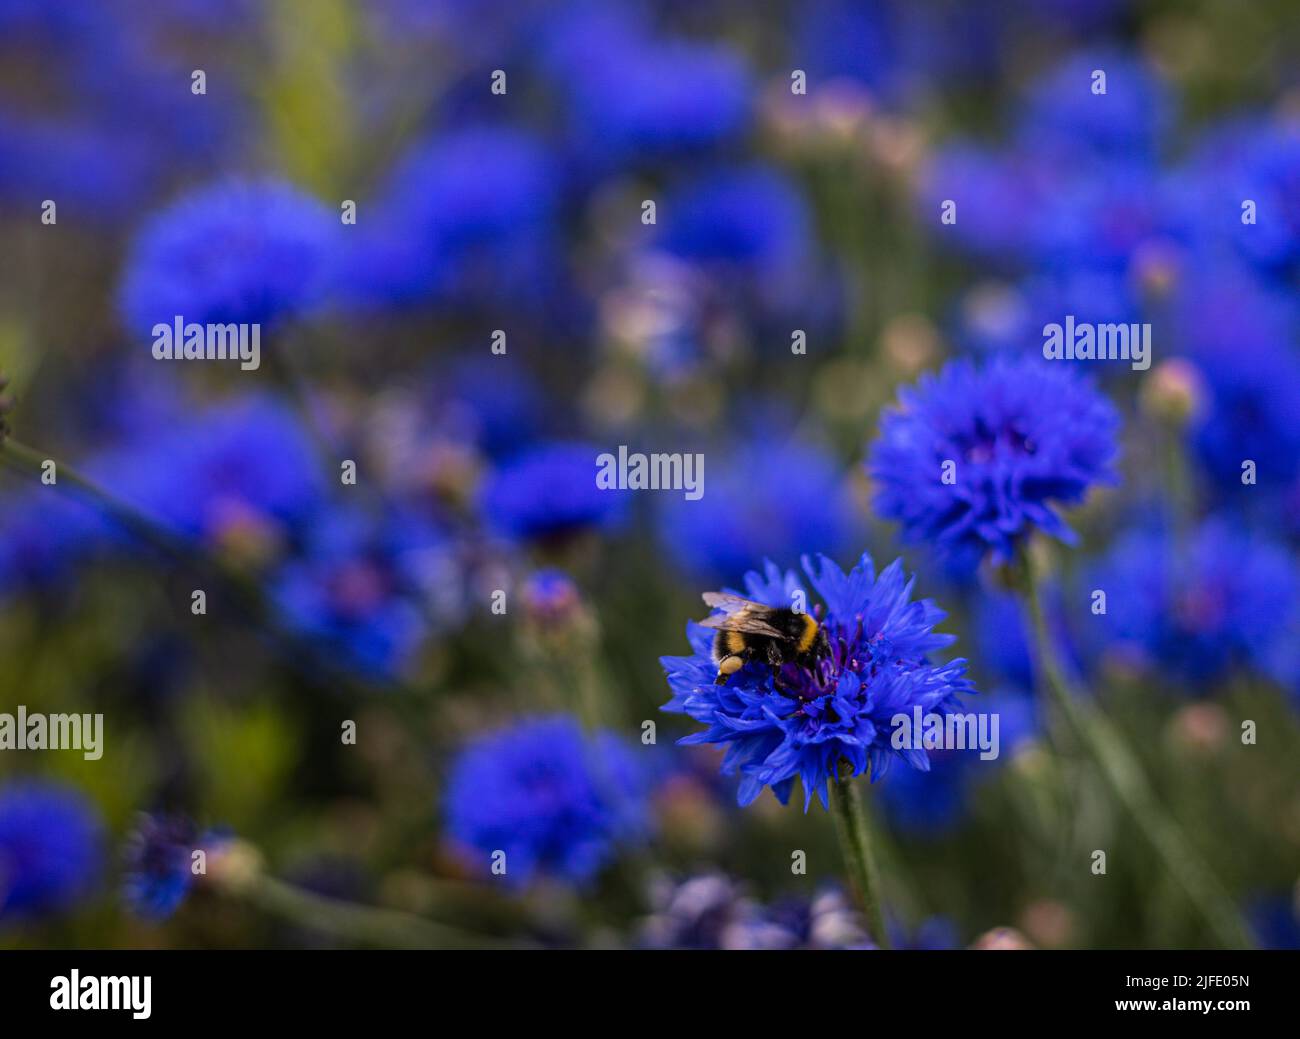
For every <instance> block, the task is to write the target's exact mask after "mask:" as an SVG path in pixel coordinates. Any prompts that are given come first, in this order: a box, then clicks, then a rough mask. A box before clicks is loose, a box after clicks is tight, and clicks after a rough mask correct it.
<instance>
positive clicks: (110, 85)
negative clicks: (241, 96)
mask: <svg viewBox="0 0 1300 1039" xmlns="http://www.w3.org/2000/svg"><path fill="white" fill-rule="evenodd" d="M141 6H142V8H143V7H148V8H150V9H152V8H158V7H162V6H164V5H141ZM151 13H152V11H151V10H149V11H146V10H143V9H142V10H140V11H134V12H132V13H131V16H130V17H127V16H123V14H122V13H121V12H110V11H109V10H108V9H107V8H106V7H104V6H103V5H94V4H85V3H79V2H77V0H36V2H16V0H5V2H4V3H2V4H0V65H4V66H5V67H6V68H7V67H9V66H10V64H11V63H12V62H13V61H15V60H17V61H18V62H19V64H18V65H17V66H15V67H21V68H22V69H23V74H22V75H21V76H15V77H11V78H10V80H9V81H8V82H7V83H6V84H4V85H0V204H5V203H10V202H12V203H13V204H14V206H15V207H16V208H18V209H19V210H20V211H21V212H28V211H30V209H31V207H32V206H35V205H39V204H40V202H41V200H43V199H47V198H49V199H54V200H56V201H57V203H58V206H59V216H60V219H61V220H62V219H65V218H66V217H71V218H72V219H74V220H75V221H76V223H77V225H78V226H83V225H91V226H94V225H100V226H101V227H102V226H104V225H113V224H115V223H117V222H118V221H120V220H122V219H123V218H125V217H128V216H131V215H133V214H134V213H135V211H136V210H137V209H138V208H139V207H140V206H142V205H144V204H146V203H147V201H148V200H149V199H150V198H152V197H153V196H154V195H155V194H156V192H157V191H158V190H159V189H160V188H161V187H162V186H164V185H165V184H166V183H168V182H170V181H172V180H173V179H175V178H176V177H177V176H178V174H179V175H181V176H184V175H186V174H190V173H197V172H198V171H201V170H202V169H204V168H205V166H210V164H211V162H212V161H213V159H214V157H215V156H217V155H223V156H224V155H228V154H229V153H230V151H231V150H232V147H235V146H237V140H236V136H237V133H238V129H239V122H240V121H239V118H238V116H239V112H238V107H237V101H236V99H234V98H232V97H231V96H230V92H229V91H225V90H213V92H212V93H211V94H210V95H208V96H206V97H203V98H195V97H194V96H193V95H191V94H190V93H189V91H188V90H184V89H181V90H178V89H177V84H178V83H179V82H183V81H185V80H188V77H189V69H190V67H191V66H190V65H182V64H181V62H180V60H179V59H177V58H176V56H175V55H173V54H169V53H167V50H168V48H167V46H166V44H169V43H172V42H174V41H172V40H167V41H163V40H161V39H152V38H151V39H146V37H149V36H151V25H150V24H148V23H151V22H152V21H153V19H152V18H151V17H149V15H150V14H151ZM142 16H143V17H142ZM32 55H39V58H40V60H39V61H32V60H26V59H28V58H29V57H30V56H32ZM208 68H209V69H210V70H211V68H212V66H211V65H208ZM11 88H15V89H11ZM34 102H35V103H34Z"/></svg>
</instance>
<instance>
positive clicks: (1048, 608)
mask: <svg viewBox="0 0 1300 1039" xmlns="http://www.w3.org/2000/svg"><path fill="white" fill-rule="evenodd" d="M1042 595H1043V609H1044V611H1045V612H1046V614H1047V623H1048V626H1049V627H1050V629H1051V635H1052V640H1053V645H1054V646H1055V647H1056V651H1057V653H1058V655H1059V660H1058V663H1060V664H1061V666H1062V667H1065V668H1067V669H1070V670H1072V671H1075V672H1077V671H1078V670H1079V663H1078V659H1079V652H1078V645H1077V639H1076V638H1075V637H1074V633H1073V632H1072V631H1071V630H1070V628H1069V626H1068V625H1067V624H1066V618H1067V616H1068V613H1067V611H1066V609H1065V608H1064V604H1063V603H1062V601H1061V589H1060V587H1059V586H1058V585H1057V584H1056V583H1055V582H1046V583H1045V584H1044V587H1043V588H1042ZM974 599H975V601H974V603H973V604H972V607H971V609H972V615H971V625H972V627H973V629H974V630H973V634H974V637H975V644H976V646H977V647H978V649H979V655H978V658H977V659H978V660H979V662H980V674H981V675H983V674H991V675H993V676H996V677H997V679H998V680H999V682H1006V683H1009V684H1010V686H1011V687H1012V688H1014V689H1026V690H1028V689H1033V688H1034V687H1035V683H1036V681H1037V677H1038V676H1037V674H1036V672H1035V669H1034V652H1035V651H1034V647H1033V640H1032V638H1031V637H1030V630H1029V627H1028V618H1027V617H1026V615H1025V607H1024V604H1023V603H1022V602H1021V601H1020V599H1019V598H1017V597H1016V596H1015V595H1013V594H1011V593H1010V592H1004V591H995V590H981V591H980V592H979V593H978V594H977V595H976V596H975V597H974Z"/></svg>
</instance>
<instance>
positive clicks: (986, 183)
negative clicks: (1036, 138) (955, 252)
mask: <svg viewBox="0 0 1300 1039" xmlns="http://www.w3.org/2000/svg"><path fill="white" fill-rule="evenodd" d="M1059 180H1060V174H1059V172H1058V171H1056V170H1055V169H1054V168H1053V167H1051V166H1050V165H1048V164H1046V163H1044V162H1043V161H1042V160H1041V159H1040V158H1039V157H1037V156H1036V155H1034V154H1033V153H1023V154H1021V153H1013V152H1007V153H1004V152H1001V151H998V150H996V149H994V148H991V147H988V146H986V145H982V144H977V143H973V142H969V141H961V140H957V141H952V142H949V143H947V144H945V145H943V146H941V147H939V148H936V149H935V151H934V152H933V154H931V155H930V156H929V157H928V159H927V160H926V162H925V164H924V166H923V167H922V169H921V171H920V175H919V177H918V180H917V205H918V206H919V209H920V214H921V219H922V221H923V222H925V223H926V224H927V225H928V226H930V227H931V228H932V233H933V234H934V236H935V237H936V238H942V239H943V241H945V242H948V243H951V244H952V245H954V246H956V247H957V248H959V249H961V250H963V251H965V252H966V253H969V254H970V255H972V256H975V257H979V258H982V259H987V260H996V261H999V262H1000V263H1002V264H1005V265H1007V266H1012V265H1013V264H1014V263H1015V262H1018V261H1020V260H1021V259H1023V257H1024V256H1025V254H1026V253H1027V252H1028V249H1029V243H1030V232H1031V230H1032V228H1033V226H1034V217H1033V216H1032V214H1034V213H1036V212H1039V211H1040V207H1041V206H1042V205H1043V204H1045V203H1046V201H1047V199H1048V198H1050V196H1051V192H1052V190H1053V189H1054V188H1055V186H1056V185H1057V183H1058V182H1059ZM950 201H951V202H952V203H954V204H955V206H956V210H955V212H954V213H953V215H952V217H951V218H949V219H950V220H951V222H949V223H943V222H942V221H943V220H944V218H945V215H946V214H945V203H947V202H950ZM1027 214H1028V216H1027Z"/></svg>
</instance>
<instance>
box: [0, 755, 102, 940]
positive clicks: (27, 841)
mask: <svg viewBox="0 0 1300 1039" xmlns="http://www.w3.org/2000/svg"><path fill="white" fill-rule="evenodd" d="M101 842H102V824H101V822H100V819H99V813H98V812H97V811H96V810H95V808H94V807H93V806H92V805H91V804H90V802H89V801H88V800H87V799H86V797H85V796H84V795H83V794H82V793H81V792H80V791H78V790H75V789H73V788H71V787H66V786H63V785H61V784H57V783H51V782H48V781H44V780H20V781H17V782H11V783H9V784H7V785H5V786H4V787H0V924H4V923H7V922H9V921H11V920H28V919H36V918H38V917H43V916H48V915H53V914H56V913H61V912H64V911H66V910H68V909H71V908H72V907H73V906H74V905H76V903H77V902H79V901H80V900H81V899H82V898H84V897H85V896H86V895H87V894H89V893H90V891H91V890H92V889H93V888H94V887H95V886H96V884H97V883H98V881H99V878H100V875H101V872H102V870H103V866H104V860H103V848H102V843H101Z"/></svg>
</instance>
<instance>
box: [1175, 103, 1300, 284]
mask: <svg viewBox="0 0 1300 1039" xmlns="http://www.w3.org/2000/svg"><path fill="white" fill-rule="evenodd" d="M1181 175H1182V176H1181V180H1180V181H1179V183H1180V185H1181V186H1182V187H1183V189H1184V190H1185V193H1186V204H1187V209H1188V212H1187V217H1188V220H1189V222H1190V224H1191V225H1192V228H1193V229H1194V230H1195V231H1197V232H1199V234H1200V236H1201V237H1202V238H1203V239H1204V241H1205V242H1206V244H1207V245H1210V246H1213V245H1216V244H1219V243H1223V242H1229V243H1231V245H1232V247H1233V248H1234V249H1235V250H1236V254H1237V255H1238V256H1239V257H1240V258H1241V259H1243V260H1245V261H1246V262H1247V263H1249V264H1250V265H1252V266H1253V267H1254V268H1255V269H1257V270H1259V271H1260V272H1262V273H1264V274H1266V275H1269V276H1273V277H1277V278H1279V280H1280V283H1281V284H1282V285H1283V287H1289V286H1290V285H1291V284H1293V282H1292V281H1290V280H1289V279H1290V278H1291V277H1293V276H1294V272H1295V270H1296V265H1297V264H1298V263H1300V210H1298V208H1297V206H1296V202H1295V199H1296V197H1297V192H1300V126H1297V125H1296V123H1295V122H1294V121H1293V120H1291V121H1276V122H1274V121H1269V120H1265V119H1258V118H1253V117H1248V118H1237V119H1232V120H1229V121H1226V122H1224V123H1220V124H1216V125H1214V126H1212V127H1211V128H1210V129H1209V130H1208V131H1206V132H1205V133H1204V134H1203V136H1202V139H1201V141H1200V142H1199V144H1198V146H1197V148H1196V149H1195V150H1194V152H1193V154H1192V156H1191V158H1190V160H1189V161H1188V163H1187V165H1186V167H1185V168H1184V169H1183V170H1182V171H1181ZM1247 200H1249V201H1251V202H1253V203H1254V211H1255V220H1254V222H1253V223H1245V222H1243V219H1242V218H1243V209H1242V206H1243V204H1244V203H1245V202H1246V201H1247Z"/></svg>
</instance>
